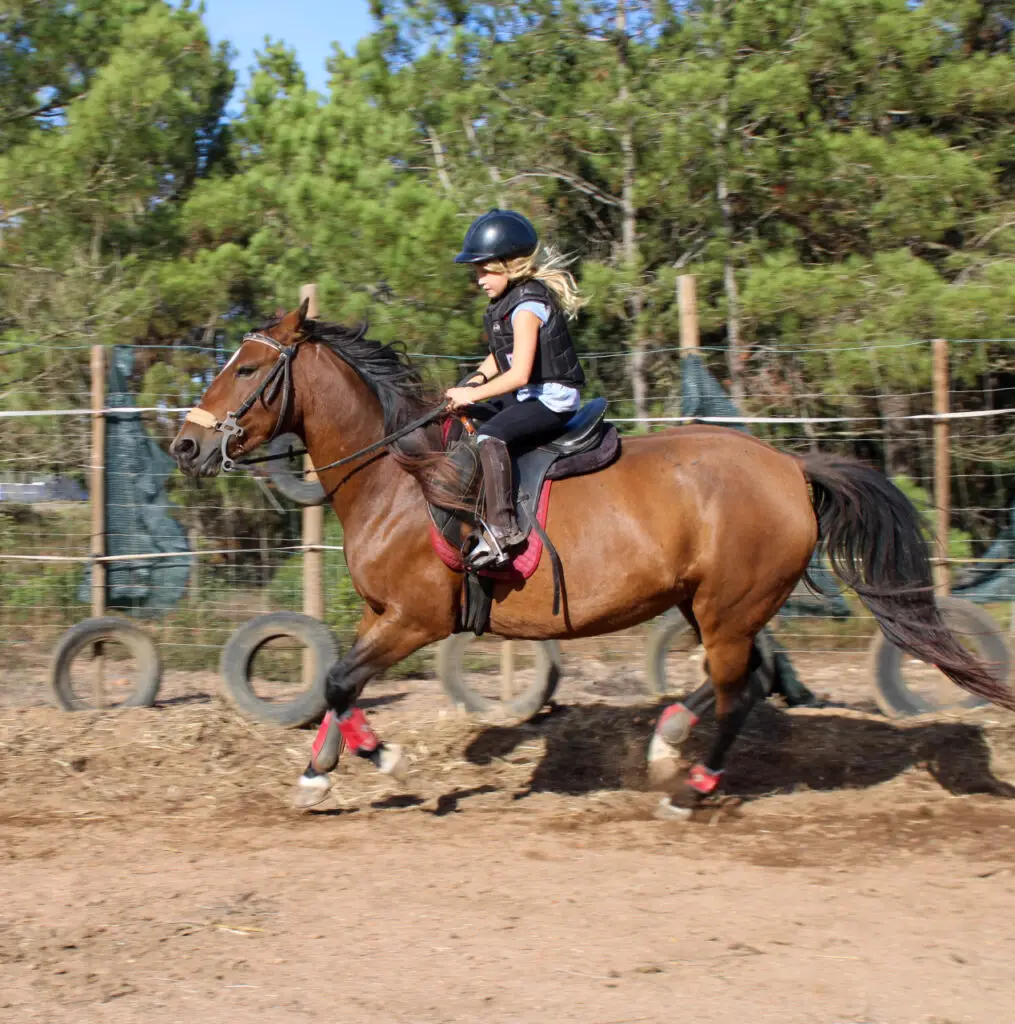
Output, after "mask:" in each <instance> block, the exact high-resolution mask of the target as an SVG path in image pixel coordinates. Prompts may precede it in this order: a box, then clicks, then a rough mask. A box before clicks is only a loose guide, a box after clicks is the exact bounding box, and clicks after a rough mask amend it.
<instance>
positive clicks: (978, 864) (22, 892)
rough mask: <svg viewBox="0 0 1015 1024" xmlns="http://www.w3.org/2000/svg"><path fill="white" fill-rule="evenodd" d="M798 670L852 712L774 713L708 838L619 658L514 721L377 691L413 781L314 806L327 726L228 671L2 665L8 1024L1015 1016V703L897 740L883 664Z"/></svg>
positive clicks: (995, 1022)
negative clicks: (99, 677) (69, 689)
mask: <svg viewBox="0 0 1015 1024" xmlns="http://www.w3.org/2000/svg"><path fill="white" fill-rule="evenodd" d="M798 667H799V668H800V671H801V676H802V678H803V679H804V680H805V681H806V682H808V683H809V684H810V685H811V686H812V687H815V688H817V689H819V690H822V691H826V692H829V693H831V694H833V695H834V696H835V697H836V698H838V699H840V700H842V701H843V702H844V705H843V706H839V707H830V708H826V709H823V710H794V711H787V710H785V709H782V708H780V707H778V706H776V705H775V704H774V703H770V704H769V705H767V706H765V707H764V708H761V709H759V710H758V711H757V712H756V713H755V714H754V715H753V717H752V720H751V722H750V723H749V726H748V728H747V730H746V734H745V736H744V738H743V740H742V742H741V743H740V744H739V745H738V747H737V748H736V750H735V751H734V755H733V757H732V761H731V764H730V770H729V772H728V776H727V785H726V790H727V793H726V795H725V796H724V797H723V798H722V799H721V800H720V801H718V802H717V803H716V804H715V805H713V806H711V807H709V808H707V809H705V810H703V811H701V812H699V813H698V814H697V815H696V817H695V818H694V820H692V821H690V822H688V823H684V824H676V823H664V822H660V821H656V820H654V819H653V817H652V812H653V809H654V807H655V805H656V803H657V801H658V799H659V796H658V794H655V793H651V792H648V791H647V783H646V781H645V774H644V767H645V766H644V750H645V746H646V743H647V738H648V735H649V731H650V729H651V727H652V723H653V720H654V717H655V715H656V714H657V706H656V705H655V704H654V703H653V702H652V701H650V700H648V699H646V698H644V697H643V696H641V695H639V693H638V687H639V681H638V673H637V671H635V670H632V669H629V668H628V667H626V666H624V665H618V664H616V663H614V664H607V663H600V664H588V663H586V664H584V665H583V666H582V667H581V670H580V671H579V672H574V671H573V672H572V676H571V677H570V678H569V679H568V680H567V681H566V682H565V684H564V685H562V687H561V690H560V692H559V694H558V700H559V702H560V704H559V706H558V707H557V708H556V709H554V710H553V711H552V712H550V713H547V714H545V715H544V716H542V717H541V718H540V719H539V720H537V721H536V722H534V723H531V724H530V725H527V726H522V727H518V728H509V727H504V726H484V725H482V724H480V723H476V722H474V721H471V720H468V719H465V718H463V717H461V716H460V715H459V714H457V713H456V712H454V711H450V710H449V709H448V706H447V704H446V702H445V700H444V698H443V697H442V695H441V692H440V688H439V686H438V684H437V683H436V682H435V681H434V680H419V681H412V682H391V683H382V684H380V685H379V686H378V687H377V688H376V689H375V690H373V691H372V692H369V694H368V697H369V699H368V700H367V701H366V705H367V707H368V712H369V714H370V715H371V717H372V719H373V721H374V722H375V724H376V727H377V728H378V730H379V731H380V732H381V733H382V735H384V736H386V737H388V738H390V739H392V740H396V741H398V742H401V743H404V744H405V745H406V747H407V749H408V752H409V754H410V756H411V758H412V762H413V772H412V775H411V777H410V779H409V782H408V784H407V785H406V786H404V787H402V786H398V785H397V784H395V783H393V782H390V781H389V780H387V779H385V778H383V777H381V776H378V775H377V774H376V773H375V772H374V771H373V769H372V768H371V767H370V766H369V765H368V764H365V763H363V762H359V761H353V762H351V763H346V764H345V765H343V767H342V768H341V769H340V771H339V775H338V782H337V785H336V789H335V791H334V796H333V797H332V798H331V799H329V802H328V803H326V804H324V805H323V806H322V808H321V809H320V810H318V811H316V812H312V813H309V814H303V815H298V814H295V813H294V812H292V811H290V810H288V808H287V806H286V802H285V801H286V797H287V795H288V788H289V786H290V785H291V784H292V782H293V781H294V780H295V778H296V776H297V774H298V773H299V771H300V770H301V769H302V767H303V765H304V764H305V762H306V758H307V754H308V750H309V745H310V739H311V734H310V733H309V732H282V731H278V730H272V729H268V728H262V727H259V726H255V725H250V724H248V723H247V722H245V721H243V720H242V719H240V718H238V717H237V716H236V715H235V714H234V713H233V712H232V711H231V710H230V709H229V708H228V707H227V706H226V705H224V704H222V703H221V702H220V701H219V699H218V698H217V697H215V696H210V695H209V694H213V693H214V691H215V689H216V681H215V679H214V677H213V676H211V675H200V674H192V675H188V676H181V675H178V674H177V675H174V674H170V676H169V677H168V679H167V684H166V688H165V690H164V695H163V703H162V704H161V705H160V706H159V707H157V708H154V709H146V710H137V711H121V712H110V713H102V714H98V713H78V714H74V715H68V714H65V713H63V712H60V711H57V710H55V709H53V708H51V707H49V706H48V697H47V694H46V693H45V690H44V689H43V688H42V687H41V685H40V683H39V676H38V674H37V673H36V672H35V671H34V670H27V669H24V668H7V669H6V671H4V670H0V881H2V884H0V894H2V895H0V1021H3V1022H8V1021H9V1022H17V1024H21V1022H35V1021H38V1022H45V1024H62V1022H74V1024H89V1022H92V1021H102V1022H110V1024H120V1022H123V1024H126V1022H130V1024H133V1022H137V1021H144V1022H145V1024H170V1022H188V1024H189V1022H192V1021H201V1022H204V1024H219V1022H229V1024H236V1022H242V1024H247V1022H266V1024H290V1022H292V1024H296V1022H300V1024H302V1022H311V1021H313V1022H315V1024H317V1022H321V1021H344V1020H370V1021H375V1022H377V1024H386V1022H400V1024H401V1022H404V1024H410V1022H420V1024H422V1022H426V1024H431V1022H452V1021H470V1022H472V1021H476V1022H491V1024H499V1022H515V1021H517V1022H533V1024H535V1022H539V1024H546V1022H560V1024H634V1022H659V1024H663V1022H666V1024H670V1022H674V1021H686V1022H689V1024H755V1022H759V1024H760V1022H765V1021H778V1022H779V1024H960V1022H961V1024H966V1022H975V1024H981V1022H982V1024H1012V1022H1015V801H1013V800H1012V799H1011V798H1012V796H1013V795H1015V788H1013V787H1015V716H1011V715H1008V714H1007V713H1005V712H1001V711H996V710H993V709H986V710H978V711H969V712H963V713H957V714H950V715H941V716H936V717H934V718H928V719H918V720H911V721H909V722H907V723H905V724H899V723H892V722H889V721H887V720H886V719H884V718H883V717H881V716H880V715H878V714H876V713H875V712H874V709H873V705H872V703H871V701H870V699H869V695H868V694H867V692H866V686H865V682H864V669H863V666H862V662H860V661H858V660H856V659H850V658H849V657H846V656H841V657H840V656H836V655H814V656H812V657H810V658H809V659H803V660H802V662H801V663H799V664H798ZM709 734H710V726H709V723H708V722H707V721H706V722H704V723H702V725H701V726H700V727H699V730H698V732H697V733H696V734H695V737H694V738H693V739H692V740H691V741H690V742H689V744H688V747H689V750H688V754H689V755H690V756H693V755H694V754H695V753H697V752H698V750H700V748H701V747H702V746H703V745H705V744H706V743H707V742H708V739H709Z"/></svg>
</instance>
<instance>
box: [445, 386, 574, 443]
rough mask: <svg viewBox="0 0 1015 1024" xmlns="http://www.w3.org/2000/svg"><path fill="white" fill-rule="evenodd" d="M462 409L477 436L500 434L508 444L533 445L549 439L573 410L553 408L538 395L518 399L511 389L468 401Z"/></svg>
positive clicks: (554, 435)
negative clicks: (481, 400)
mask: <svg viewBox="0 0 1015 1024" xmlns="http://www.w3.org/2000/svg"><path fill="white" fill-rule="evenodd" d="M465 412H466V415H468V416H470V417H471V418H472V419H473V420H474V421H475V423H476V432H477V433H478V434H479V435H480V436H483V435H486V436H487V437H497V438H500V440H501V441H503V442H504V443H505V444H506V445H507V446H508V447H509V448H513V447H514V446H515V445H518V446H519V447H535V446H536V445H538V444H541V443H542V442H543V441H548V440H551V439H552V438H554V437H556V436H557V435H558V434H559V433H560V432H561V430H563V428H564V424H565V423H567V421H568V420H570V419H571V417H572V416H574V413H573V412H554V411H553V410H552V409H548V408H547V407H546V406H545V405H543V403H542V402H540V401H539V399H538V398H530V399H528V400H527V401H525V402H519V401H518V399H517V398H515V396H514V394H513V393H512V394H508V395H498V396H497V397H496V398H491V399H490V400H489V401H486V402H480V403H478V404H477V405H470V406H469V407H468V408H467V409H466V410H465ZM522 442H527V443H526V444H522Z"/></svg>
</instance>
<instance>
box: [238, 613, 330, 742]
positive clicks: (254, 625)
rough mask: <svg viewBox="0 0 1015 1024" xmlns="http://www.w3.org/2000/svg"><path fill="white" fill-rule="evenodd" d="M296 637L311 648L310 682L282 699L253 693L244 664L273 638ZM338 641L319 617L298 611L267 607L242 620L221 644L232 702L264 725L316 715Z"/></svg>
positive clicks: (293, 724)
mask: <svg viewBox="0 0 1015 1024" xmlns="http://www.w3.org/2000/svg"><path fill="white" fill-rule="evenodd" d="M285 636H290V637H295V638H296V639H297V640H302V641H303V643H304V644H305V645H306V647H307V649H308V650H309V651H310V652H311V656H312V659H313V665H314V682H313V685H312V686H310V687H309V688H308V689H307V690H305V691H304V692H303V693H301V694H300V695H299V696H298V697H294V698H293V699H292V700H287V701H278V702H274V701H268V700H264V699H263V698H261V697H258V695H257V694H256V693H255V692H254V688H253V686H252V685H251V681H250V668H251V665H252V664H253V661H254V656H255V655H256V654H257V652H258V651H259V650H260V649H261V648H262V647H263V646H264V645H265V644H266V643H268V642H269V641H270V640H274V639H276V638H278V637H285ZM338 657H339V648H338V642H337V641H336V640H335V638H334V637H333V636H332V634H331V631H330V630H329V629H328V627H327V626H326V625H325V624H324V623H323V622H318V620H317V619H312V618H311V617H310V616H309V615H300V614H299V613H298V612H272V613H270V614H268V615H258V616H256V617H255V618H253V619H250V620H249V621H247V622H245V623H243V625H242V626H240V628H239V629H237V630H236V631H235V632H234V633H233V635H232V636H231V637H230V638H229V640H228V642H227V643H226V645H225V647H223V648H222V658H221V661H220V672H221V674H222V680H223V682H224V683H225V692H226V696H227V697H228V699H229V701H230V702H231V703H232V705H233V706H234V707H235V708H236V709H237V710H238V711H239V712H240V713H241V714H243V715H245V716H246V717H247V718H250V719H253V720H254V721H255V722H261V723H263V724H265V725H277V726H281V727H283V728H297V727H299V726H301V725H307V724H309V723H310V722H314V721H316V720H317V719H319V718H320V717H321V716H322V715H323V714H324V711H325V708H326V701H325V695H324V688H325V681H326V679H327V675H328V669H329V668H331V666H332V665H333V664H334V663H335V662H336V661H337V660H338Z"/></svg>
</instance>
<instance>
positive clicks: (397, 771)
mask: <svg viewBox="0 0 1015 1024" xmlns="http://www.w3.org/2000/svg"><path fill="white" fill-rule="evenodd" d="M377 770H378V771H379V772H382V773H383V774H384V775H390V776H391V777H392V778H393V779H394V780H395V781H396V782H405V780H406V779H407V778H408V777H409V759H408V758H407V757H406V756H405V754H404V752H403V751H402V748H401V747H400V746H399V745H398V744H397V743H385V744H384V746H383V747H382V748H381V753H380V757H379V758H378V759H377Z"/></svg>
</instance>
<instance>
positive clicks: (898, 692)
mask: <svg viewBox="0 0 1015 1024" xmlns="http://www.w3.org/2000/svg"><path fill="white" fill-rule="evenodd" d="M937 604H938V608H940V609H941V615H942V617H943V618H944V620H945V622H947V623H948V625H949V626H951V627H952V628H953V629H955V630H956V631H968V632H970V633H979V635H978V636H976V637H975V640H974V641H973V645H974V647H975V648H976V650H977V652H978V653H979V655H980V657H981V658H982V659H983V660H984V661H986V662H988V663H993V664H996V665H997V666H998V672H997V676H998V678H1000V679H1002V680H1003V681H1004V682H1005V683H1006V684H1007V683H1008V681H1009V679H1010V676H1011V667H1012V654H1011V651H1010V650H1009V648H1008V644H1007V643H1006V642H1005V639H1004V634H1003V633H1002V632H1001V629H1000V627H999V626H998V624H997V623H996V622H995V621H994V619H993V618H992V617H991V616H990V615H989V614H988V613H987V612H986V611H984V610H983V609H982V608H978V607H977V606H976V605H975V604H973V603H972V602H970V601H965V600H963V599H962V598H960V597H939V598H938V599H937ZM904 656H906V655H905V653H904V652H903V651H902V650H901V649H900V648H898V647H896V646H895V645H894V644H893V643H891V642H890V641H889V640H888V639H887V638H886V637H885V635H884V634H883V633H881V632H880V631H879V632H878V634H877V636H875V638H874V640H873V641H872V642H871V645H870V650H869V655H868V659H869V660H868V665H869V667H870V672H871V678H872V680H873V683H874V699H875V701H877V705H878V707H879V708H880V709H881V710H882V711H883V712H884V713H885V715H887V716H888V717H889V718H909V717H911V716H912V715H923V714H928V713H930V712H934V711H941V710H943V707H942V706H941V705H934V704H929V703H928V702H927V701H926V700H924V699H923V698H922V697H921V696H920V695H919V694H916V693H913V692H912V691H911V690H910V689H909V688H908V687H907V686H906V681H905V679H904V678H903V676H902V659H903V657H904ZM963 692H964V691H963ZM988 703H989V701H986V700H984V699H983V698H982V697H977V696H976V695H975V694H971V693H970V694H966V695H965V697H964V698H963V699H962V700H960V701H958V702H957V703H956V704H954V705H946V706H952V707H959V708H978V707H983V706H984V705H985V704H988Z"/></svg>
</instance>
